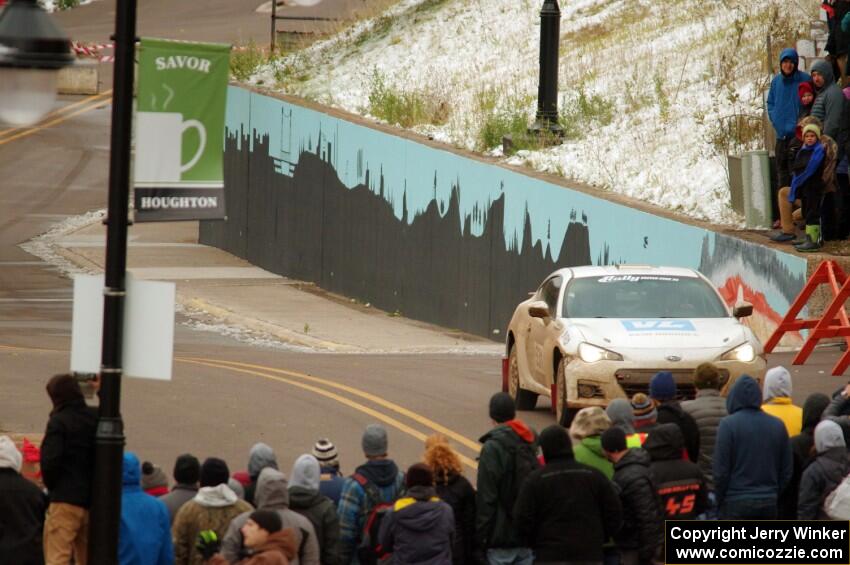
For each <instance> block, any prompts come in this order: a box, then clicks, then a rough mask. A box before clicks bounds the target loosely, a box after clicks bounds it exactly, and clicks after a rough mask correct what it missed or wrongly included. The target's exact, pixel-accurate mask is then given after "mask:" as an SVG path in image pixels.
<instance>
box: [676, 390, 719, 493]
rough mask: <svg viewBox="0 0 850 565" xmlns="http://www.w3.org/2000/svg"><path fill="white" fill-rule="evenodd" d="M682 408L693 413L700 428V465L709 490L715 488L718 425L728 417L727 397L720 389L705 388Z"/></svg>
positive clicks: (684, 403)
mask: <svg viewBox="0 0 850 565" xmlns="http://www.w3.org/2000/svg"><path fill="white" fill-rule="evenodd" d="M682 409H683V410H684V411H685V412H687V413H688V414H690V415H691V417H692V418H693V419H694V421H695V422H696V423H697V428H698V429H699V459H697V465H699V468H700V471H702V474H703V476H704V477H705V482H706V484H707V486H708V489H709V490H714V470H713V468H712V467H713V465H714V444H715V442H716V441H717V426H719V425H720V420H722V419H723V418H725V417H726V415H727V414H728V412H726V399H725V398H723V397H722V396H720V391H719V390H717V389H713V388H705V389H701V390H698V391H697V394H696V397H695V398H694V399H693V400H688V401H686V402H683V403H682Z"/></svg>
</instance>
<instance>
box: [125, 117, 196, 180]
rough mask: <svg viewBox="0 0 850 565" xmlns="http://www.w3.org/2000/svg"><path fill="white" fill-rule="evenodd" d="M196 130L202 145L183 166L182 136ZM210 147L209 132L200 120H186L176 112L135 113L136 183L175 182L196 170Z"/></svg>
mask: <svg viewBox="0 0 850 565" xmlns="http://www.w3.org/2000/svg"><path fill="white" fill-rule="evenodd" d="M190 129H195V130H197V132H198V136H199V137H200V143H199V144H198V148H197V149H196V150H195V154H194V155H193V156H192V158H191V159H189V160H188V161H187V162H185V163H183V156H182V148H183V135H184V134H185V133H186V132H187V131H188V130H190ZM206 145H207V130H206V129H205V128H204V124H202V123H201V122H199V121H198V120H183V114H180V113H177V112H138V113H137V114H136V172H135V177H136V182H137V183H173V182H180V179H181V176H182V174H183V173H185V172H186V171H188V170H190V169H191V168H192V167H194V166H195V165H196V164H197V163H198V161H199V160H200V159H201V156H202V155H203V154H204V149H205V148H206Z"/></svg>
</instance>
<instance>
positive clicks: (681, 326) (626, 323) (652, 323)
mask: <svg viewBox="0 0 850 565" xmlns="http://www.w3.org/2000/svg"><path fill="white" fill-rule="evenodd" d="M622 324H623V327H624V328H626V331H630V332H695V331H697V329H696V328H695V327H694V325H693V323H692V322H691V321H690V320H622Z"/></svg>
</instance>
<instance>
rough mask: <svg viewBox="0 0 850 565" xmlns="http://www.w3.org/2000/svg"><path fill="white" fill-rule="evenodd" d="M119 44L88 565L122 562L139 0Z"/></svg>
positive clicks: (120, 24)
mask: <svg viewBox="0 0 850 565" xmlns="http://www.w3.org/2000/svg"><path fill="white" fill-rule="evenodd" d="M114 40H115V67H114V77H113V87H112V130H111V134H110V148H109V207H108V213H107V217H106V267H105V287H104V289H103V295H104V296H103V342H102V345H103V347H102V352H101V373H100V391H99V393H98V394H99V396H100V413H99V416H98V421H97V435H96V437H95V456H94V460H95V470H94V488H93V489H92V504H91V514H90V518H89V520H90V521H89V523H90V527H89V563H91V564H92V565H114V564H115V563H117V562H118V532H119V528H120V523H121V475H122V463H123V451H124V422H123V420H122V419H121V374H122V365H121V362H122V360H121V349H122V344H123V331H122V328H123V325H124V297H125V294H126V292H125V290H126V287H125V275H126V267H127V226H128V222H127V213H128V203H129V199H130V139H131V135H132V120H133V65H134V59H133V55H134V52H135V46H136V0H118V1H117V5H116V15H115V37H114Z"/></svg>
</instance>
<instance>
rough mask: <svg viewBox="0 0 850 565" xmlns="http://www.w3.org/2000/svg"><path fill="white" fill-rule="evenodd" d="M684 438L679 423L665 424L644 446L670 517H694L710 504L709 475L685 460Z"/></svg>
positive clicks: (667, 514)
mask: <svg viewBox="0 0 850 565" xmlns="http://www.w3.org/2000/svg"><path fill="white" fill-rule="evenodd" d="M683 445H684V440H683V439H682V432H681V430H679V427H678V426H677V425H675V424H661V425H659V426H657V427H656V428H655V429H654V430H652V433H651V434H650V435H649V439H647V440H646V443H645V444H644V446H643V447H644V449H645V450H646V451H647V453H649V456H650V458H651V459H652V465H650V468H651V469H652V476H653V478H654V480H655V486H656V487H657V488H658V496H659V498H660V499H661V507H662V508H663V510H664V513H665V515H666V517H667V519H668V520H693V519H695V518H696V517H697V516H699V515H700V514H702V513H703V512H704V511H705V509H706V507H707V506H708V492H707V490H708V489H707V487H706V484H705V477H703V474H702V471H700V469H699V466H698V465H697V464H696V463H691V462H690V461H685V460H684V459H682V447H683Z"/></svg>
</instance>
